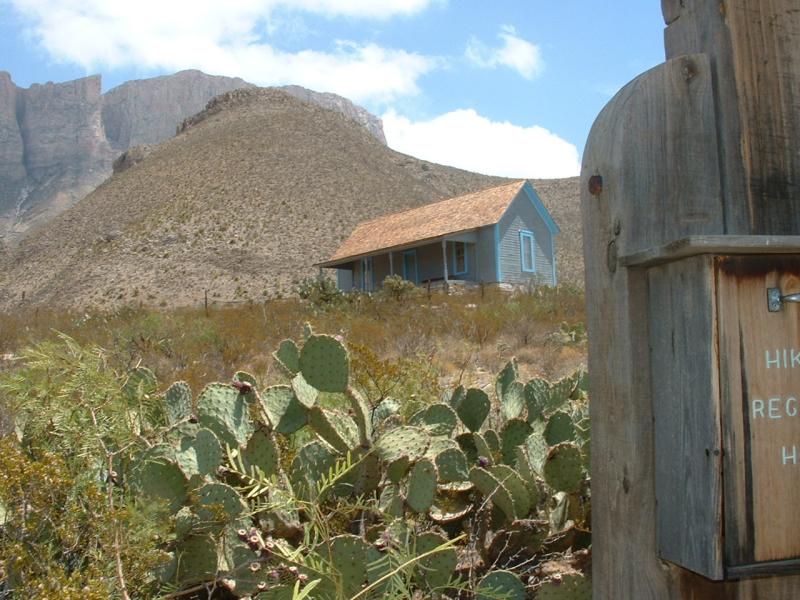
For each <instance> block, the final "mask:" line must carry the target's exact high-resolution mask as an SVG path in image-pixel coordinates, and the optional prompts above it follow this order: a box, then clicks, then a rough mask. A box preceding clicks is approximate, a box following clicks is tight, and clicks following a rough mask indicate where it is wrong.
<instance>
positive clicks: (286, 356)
mask: <svg viewBox="0 0 800 600" xmlns="http://www.w3.org/2000/svg"><path fill="white" fill-rule="evenodd" d="M272 356H274V357H275V360H276V361H278V364H279V365H280V366H281V367H282V368H283V370H284V371H285V372H286V374H287V375H289V377H294V376H295V375H297V374H298V373H299V372H300V350H298V349H297V344H295V343H294V342H293V341H292V340H283V341H282V342H281V345H280V346H278V349H277V350H276V351H275V352H273V353H272Z"/></svg>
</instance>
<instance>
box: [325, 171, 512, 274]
mask: <svg viewBox="0 0 800 600" xmlns="http://www.w3.org/2000/svg"><path fill="white" fill-rule="evenodd" d="M524 185H525V181H524V180H521V181H515V182H513V183H508V184H505V185H501V186H498V187H493V188H489V189H487V190H482V191H480V192H473V193H471V194H464V195H463V196H456V197H455V198H449V199H447V200H441V201H439V202H434V203H432V204H426V205H425V206H420V207H419V208H412V209H410V210H406V211H403V212H399V213H394V214H391V215H386V216H383V217H378V218H376V219H372V220H370V221H364V222H362V223H359V224H358V225H357V226H356V228H355V229H354V230H353V233H351V234H350V237H349V238H347V239H346V240H345V241H344V243H343V244H342V245H341V246H339V249H338V250H337V251H336V252H335V253H334V255H333V256H331V258H330V259H329V260H327V261H326V262H324V263H321V264H320V266H332V263H341V262H344V261H346V260H348V259H355V258H358V257H361V256H366V255H369V254H374V253H376V252H379V251H382V250H383V251H388V250H391V249H393V248H397V247H402V246H408V245H409V244H414V243H415V242H421V241H425V240H433V239H436V238H440V237H442V236H446V235H453V234H456V233H460V232H464V231H470V230H473V229H477V228H479V227H484V226H486V225H494V224H495V223H497V222H498V221H499V220H500V218H501V217H502V216H503V213H504V212H505V211H506V209H507V208H508V207H509V205H510V204H511V202H513V200H514V198H516V197H517V194H519V192H520V190H521V189H522V187H523V186H524Z"/></svg>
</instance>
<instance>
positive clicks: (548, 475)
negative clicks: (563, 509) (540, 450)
mask: <svg viewBox="0 0 800 600" xmlns="http://www.w3.org/2000/svg"><path fill="white" fill-rule="evenodd" d="M544 480H545V481H546V482H547V485H549V486H550V487H551V488H553V489H554V490H557V491H559V492H568V493H571V492H575V491H577V490H578V488H579V487H580V485H581V482H582V481H583V460H582V457H581V451H580V448H578V447H577V446H576V445H575V444H570V443H563V444H559V445H557V446H553V448H551V449H550V452H549V453H548V455H547V459H546V460H545V463H544Z"/></svg>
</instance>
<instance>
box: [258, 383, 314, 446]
mask: <svg viewBox="0 0 800 600" xmlns="http://www.w3.org/2000/svg"><path fill="white" fill-rule="evenodd" d="M261 406H262V408H263V410H264V413H265V414H266V416H267V419H268V420H269V422H270V425H271V426H272V428H273V429H274V430H275V431H276V432H277V433H282V434H284V435H289V434H292V433H294V432H296V431H298V430H300V429H302V428H303V427H305V425H306V424H308V409H307V408H306V407H305V406H303V404H302V403H301V402H300V401H299V400H298V399H297V396H295V394H294V391H293V390H292V388H290V387H289V386H286V385H275V386H272V387H270V388H267V389H266V390H264V393H263V394H261Z"/></svg>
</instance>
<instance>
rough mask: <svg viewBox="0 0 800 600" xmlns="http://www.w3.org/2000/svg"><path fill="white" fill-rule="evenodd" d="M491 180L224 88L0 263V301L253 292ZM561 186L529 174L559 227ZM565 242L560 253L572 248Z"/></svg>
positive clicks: (91, 302) (565, 195)
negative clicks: (377, 222)
mask: <svg viewBox="0 0 800 600" xmlns="http://www.w3.org/2000/svg"><path fill="white" fill-rule="evenodd" d="M502 181H504V180H502V179H500V178H495V177H488V176H485V175H478V174H475V173H469V172H466V171H460V170H458V169H453V168H450V167H442V166H439V165H435V164H431V163H427V162H424V161H420V160H417V159H415V158H412V157H410V156H406V155H403V154H399V153H397V152H394V151H392V150H390V149H389V148H387V147H386V146H385V145H384V144H382V143H381V142H380V141H379V140H378V139H377V138H376V137H375V136H374V135H372V134H371V133H369V132H368V131H367V130H366V129H365V128H363V127H361V126H358V125H357V124H356V123H354V122H353V121H352V120H351V119H349V118H347V117H345V116H343V115H342V114H340V113H336V112H333V111H331V110H326V109H323V108H321V107H318V106H316V105H312V104H308V103H305V102H301V101H299V100H297V99H296V98H294V97H292V96H290V95H288V94H286V93H285V92H281V91H278V90H261V89H255V90H249V91H241V90H240V91H236V92H232V93H230V94H226V95H225V96H224V97H223V98H221V99H220V100H218V101H216V102H215V103H214V106H213V107H212V108H210V109H209V110H208V111H206V112H205V113H203V114H202V115H201V116H200V117H198V118H196V119H193V120H192V123H191V124H189V125H187V127H186V129H185V130H184V131H183V132H182V133H181V134H180V135H178V136H177V137H175V138H173V139H170V140H168V141H166V142H164V143H162V144H160V145H158V146H155V147H153V148H152V149H151V151H150V153H149V154H147V155H146V156H144V157H141V158H140V160H139V161H138V162H133V163H132V166H129V167H128V168H126V169H123V170H120V172H119V173H118V174H116V175H114V176H113V177H111V178H110V179H109V180H107V181H106V182H105V183H104V184H103V185H101V186H100V187H99V188H98V189H97V190H95V191H94V192H92V193H91V194H90V195H89V196H88V197H86V198H85V199H83V200H82V201H81V202H79V203H78V204H77V205H76V206H74V207H73V208H71V209H70V210H68V211H66V212H65V213H64V214H62V215H60V216H59V217H57V218H56V219H54V220H53V222H52V223H50V224H49V225H48V227H46V228H42V229H39V230H37V231H35V232H32V233H31V234H30V235H29V236H28V237H27V238H26V239H25V240H23V242H22V243H21V244H20V245H19V246H18V247H17V248H15V249H13V250H12V251H10V252H9V253H8V254H7V255H6V256H5V257H4V258H2V259H0V261H2V262H3V263H4V264H2V265H0V309H4V310H10V309H13V308H15V307H18V306H20V303H21V302H22V304H31V303H33V304H37V305H45V304H53V305H60V306H64V305H66V306H73V307H79V306H80V307H85V306H100V307H112V306H115V305H119V304H124V303H137V302H140V301H141V302H144V303H147V304H154V305H164V306H179V305H190V304H197V303H200V302H202V299H203V294H204V290H208V293H209V297H210V299H211V300H218V301H230V300H248V299H249V300H255V301H257V300H259V299H261V298H263V297H265V296H267V295H273V294H276V293H286V292H288V291H290V290H291V289H292V288H293V286H294V284H295V283H296V282H297V281H298V280H299V279H301V278H302V277H306V276H309V275H314V274H315V270H314V268H313V266H312V265H313V263H314V262H316V261H319V260H322V259H324V258H327V257H328V256H329V255H330V254H331V252H332V251H333V250H334V249H335V247H336V246H337V245H338V244H339V243H340V242H341V241H342V240H343V239H344V237H345V236H347V235H348V234H349V232H350V231H351V230H352V228H353V227H354V226H355V224H356V223H357V222H359V221H361V220H363V219H367V218H371V217H375V216H378V215H382V214H386V213H388V212H393V211H397V210H401V209H404V208H410V207H413V206H419V205H420V204H422V203H426V202H430V201H432V200H436V199H440V198H443V197H448V196H453V195H456V194H459V193H464V192H467V191H471V190H476V189H480V188H484V187H488V186H491V185H494V184H497V183H500V182H502ZM574 181H575V180H552V181H544V182H535V183H534V184H535V185H536V187H537V189H538V190H539V191H540V195H541V196H542V198H543V200H544V201H545V203H546V204H548V206H549V207H550V208H551V210H553V212H554V214H555V216H556V219H557V220H558V221H559V222H560V223H562V229H566V228H564V227H563V223H564V219H566V218H568V219H573V220H574V217H575V213H576V212H577V201H576V197H577V194H576V193H575V192H576V191H577V184H576V183H575V182H574ZM554 202H555V203H557V204H560V203H563V204H564V206H554ZM575 222H578V221H575ZM564 237H566V236H562V239H563V238H564ZM568 241H569V243H568V244H559V246H558V247H559V249H560V250H559V254H564V249H565V248H566V249H567V250H568V251H567V253H566V254H567V255H576V253H575V249H576V248H577V249H578V251H579V249H580V239H577V240H568ZM576 241H577V245H576V243H575V242H576ZM574 262H575V258H574V256H573V258H572V259H567V260H565V259H564V258H562V259H561V264H562V265H567V264H570V263H574ZM579 263H580V261H579V259H578V264H579ZM565 277H567V275H566V273H564V272H562V279H564V278H565ZM23 293H24V301H23Z"/></svg>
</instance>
